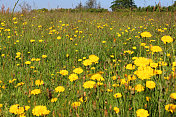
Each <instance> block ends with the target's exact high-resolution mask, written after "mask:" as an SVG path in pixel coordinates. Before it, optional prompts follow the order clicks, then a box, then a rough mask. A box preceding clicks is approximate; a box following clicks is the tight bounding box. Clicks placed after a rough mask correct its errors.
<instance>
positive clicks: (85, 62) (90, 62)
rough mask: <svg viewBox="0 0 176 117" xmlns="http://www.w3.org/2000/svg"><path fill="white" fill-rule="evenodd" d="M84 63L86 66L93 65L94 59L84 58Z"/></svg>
mask: <svg viewBox="0 0 176 117" xmlns="http://www.w3.org/2000/svg"><path fill="white" fill-rule="evenodd" d="M83 65H84V66H89V65H92V60H90V59H86V60H84V61H83Z"/></svg>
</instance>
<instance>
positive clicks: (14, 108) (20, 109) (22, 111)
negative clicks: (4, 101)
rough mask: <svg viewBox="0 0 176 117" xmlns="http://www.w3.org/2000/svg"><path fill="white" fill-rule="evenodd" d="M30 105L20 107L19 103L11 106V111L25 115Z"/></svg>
mask: <svg viewBox="0 0 176 117" xmlns="http://www.w3.org/2000/svg"><path fill="white" fill-rule="evenodd" d="M29 108H30V107H29V106H24V107H20V105H19V104H14V105H12V106H10V109H9V112H10V113H12V114H15V115H19V116H23V117H24V116H25V111H27V110H29Z"/></svg>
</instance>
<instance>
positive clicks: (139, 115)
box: [136, 109, 149, 117]
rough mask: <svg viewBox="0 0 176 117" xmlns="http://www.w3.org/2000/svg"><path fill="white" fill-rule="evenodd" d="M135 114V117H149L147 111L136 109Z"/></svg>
mask: <svg viewBox="0 0 176 117" xmlns="http://www.w3.org/2000/svg"><path fill="white" fill-rule="evenodd" d="M136 114H137V117H148V116H149V113H148V111H147V110H145V109H138V110H137V111H136Z"/></svg>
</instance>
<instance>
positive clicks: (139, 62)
mask: <svg viewBox="0 0 176 117" xmlns="http://www.w3.org/2000/svg"><path fill="white" fill-rule="evenodd" d="M133 59H135V60H134V64H135V65H136V66H147V65H149V64H150V63H152V62H153V61H152V59H148V58H144V57H135V58H133Z"/></svg>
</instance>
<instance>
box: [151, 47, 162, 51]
mask: <svg viewBox="0 0 176 117" xmlns="http://www.w3.org/2000/svg"><path fill="white" fill-rule="evenodd" d="M150 50H151V51H152V52H162V48H161V47H159V46H152V47H151V48H150Z"/></svg>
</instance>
